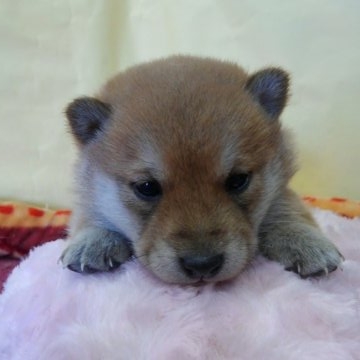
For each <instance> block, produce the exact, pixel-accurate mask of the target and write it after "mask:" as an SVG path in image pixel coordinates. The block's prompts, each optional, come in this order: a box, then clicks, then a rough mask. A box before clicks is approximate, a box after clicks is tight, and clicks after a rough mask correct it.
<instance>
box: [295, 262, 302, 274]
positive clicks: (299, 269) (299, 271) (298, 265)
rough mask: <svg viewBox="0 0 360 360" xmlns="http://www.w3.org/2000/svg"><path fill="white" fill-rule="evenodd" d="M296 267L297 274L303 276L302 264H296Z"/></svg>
mask: <svg viewBox="0 0 360 360" xmlns="http://www.w3.org/2000/svg"><path fill="white" fill-rule="evenodd" d="M296 266H297V273H298V274H301V266H300V263H299V262H298V263H297V264H296Z"/></svg>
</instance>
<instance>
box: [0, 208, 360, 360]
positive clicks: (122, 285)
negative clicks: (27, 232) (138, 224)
mask: <svg viewBox="0 0 360 360" xmlns="http://www.w3.org/2000/svg"><path fill="white" fill-rule="evenodd" d="M315 216H316V218H317V220H318V221H319V223H320V225H321V227H322V228H323V230H324V232H325V233H326V234H327V236H328V237H329V238H331V239H332V240H333V241H334V242H335V243H336V244H337V245H338V246H339V248H340V250H341V252H342V253H343V255H344V256H345V257H346V261H345V262H344V263H343V266H342V269H339V270H337V271H336V272H335V273H332V274H330V275H329V276H328V277H326V278H323V279H321V280H301V279H299V278H298V277H297V276H296V275H295V274H293V273H290V272H286V271H284V270H283V268H282V267H281V266H280V265H278V264H276V263H273V262H270V261H268V260H265V259H263V258H261V257H259V258H258V259H256V260H255V261H254V263H253V264H252V266H250V267H249V268H248V270H247V271H245V272H244V273H243V274H241V275H240V276H239V277H238V278H237V279H236V280H234V281H232V282H229V283H227V284H226V285H224V284H223V285H207V286H205V287H202V288H194V287H185V288H184V287H179V286H171V285H167V284H164V283H161V282H160V281H158V280H157V279H155V278H154V277H152V276H151V275H150V274H149V273H148V272H147V271H146V270H145V269H143V268H142V267H141V266H140V265H139V264H138V263H137V262H135V261H134V262H129V263H128V264H126V265H125V266H123V267H122V269H120V270H118V271H117V272H114V273H111V274H95V275H88V276H83V275H80V274H77V273H73V272H71V271H68V270H66V269H63V268H62V266H61V265H60V264H58V262H57V260H58V258H59V256H60V254H61V252H62V249H63V248H64V246H65V242H64V241H63V240H58V241H55V242H52V243H47V244H45V245H43V246H40V247H38V248H36V249H35V250H34V251H32V252H31V254H30V256H29V257H28V258H27V259H25V260H24V261H23V262H22V263H21V264H20V265H19V266H18V267H17V268H16V269H15V270H14V272H13V273H12V275H11V276H10V277H9V279H8V281H7V283H6V286H5V291H4V292H3V294H2V295H1V296H0V359H4V360H5V359H6V360H10V359H21V360H24V359H26V360H32V359H34V360H35V359H36V360H41V359H46V360H48V359H51V360H58V359H64V360H65V359H66V360H72V359H74V360H75V359H76V360H79V359H82V360H83V359H94V360H95V359H96V360H97V359H99V360H100V359H105V360H112V359H126V360H129V359H156V360H160V359H166V360H172V359H181V360H184V359H251V360H253V359H276V360H281V359H286V360H291V359H301V360H305V359H311V360H313V359H316V360H321V359H326V360H330V359H331V360H334V359H339V360H347V359H360V239H359V237H360V236H359V234H360V219H355V220H348V219H345V218H341V217H339V216H337V215H335V214H333V213H330V212H328V211H320V210H316V211H315Z"/></svg>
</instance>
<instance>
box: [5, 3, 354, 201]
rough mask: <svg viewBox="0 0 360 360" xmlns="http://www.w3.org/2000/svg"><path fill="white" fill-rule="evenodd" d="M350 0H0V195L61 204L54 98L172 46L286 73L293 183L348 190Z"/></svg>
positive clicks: (310, 190)
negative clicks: (295, 169)
mask: <svg viewBox="0 0 360 360" xmlns="http://www.w3.org/2000/svg"><path fill="white" fill-rule="evenodd" d="M359 44H360V1H358V0H344V1H340V0H316V1H315V0H292V1H286V0H253V1H251V0H248V1H237V0H225V1H219V0H217V1H216V0H197V1H194V0H181V1H179V0H128V1H121V0H120V1H115V0H73V1H71V0H68V1H65V0H35V1H25V0H22V1H21V0H0V101H1V106H0V124H1V128H0V199H1V198H2V199H9V198H11V199H14V198H16V199H21V200H27V201H32V202H37V203H40V204H49V205H52V206H54V205H55V206H69V205H70V204H71V195H70V193H71V175H70V174H71V164H72V163H73V159H74V156H75V148H74V146H73V144H72V141H71V139H70V136H68V134H67V130H66V127H65V122H64V118H63V115H62V111H63V108H64V106H65V104H66V103H67V102H69V101H70V100H71V99H72V98H73V97H75V96H78V95H83V94H91V93H92V92H94V91H96V89H97V87H98V86H99V85H101V84H102V82H103V81H104V80H105V79H106V78H107V77H108V76H110V75H111V74H113V73H115V72H116V71H118V70H121V69H124V68H125V67H127V66H129V65H131V64H133V63H136V62H139V61H144V60H149V59H153V58H156V57H159V56H166V55H168V54H173V53H186V54H197V55H206V56H213V57H218V58H222V59H229V60H233V61H236V62H238V63H240V64H242V65H243V66H244V67H245V68H246V69H248V70H249V71H252V70H255V69H257V68H259V67H264V66H266V65H271V64H276V65H281V66H283V67H284V68H286V69H288V70H289V71H290V72H291V73H292V75H293V87H292V94H293V96H292V99H291V102H290V105H289V107H288V109H287V110H286V111H285V113H284V115H283V121H284V123H285V124H286V126H287V127H290V128H292V129H293V130H294V132H295V133H296V135H297V142H298V148H299V154H300V162H301V165H302V170H301V171H300V172H299V174H298V175H297V176H296V178H295V180H294V187H295V188H296V189H297V190H298V191H299V192H300V193H303V194H313V195H320V196H347V197H350V198H354V199H360V191H359V180H358V179H359V176H360V144H359V137H360V120H359V119H358V117H359V114H360V98H359V95H360V45H359Z"/></svg>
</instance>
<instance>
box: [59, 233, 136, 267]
mask: <svg viewBox="0 0 360 360" xmlns="http://www.w3.org/2000/svg"><path fill="white" fill-rule="evenodd" d="M130 256H131V247H130V245H129V243H128V242H127V241H126V239H125V237H124V236H123V235H121V234H119V233H117V232H114V231H109V230H106V229H102V228H98V227H88V228H85V229H83V230H80V231H79V232H78V233H77V234H76V235H75V236H74V237H73V239H72V240H71V243H70V244H69V246H68V247H67V248H66V249H65V251H64V252H63V254H62V255H61V258H60V259H61V261H62V263H63V264H64V266H66V267H67V268H69V269H70V270H73V271H76V272H80V273H93V272H98V271H111V270H113V269H115V268H117V267H119V266H120V265H121V264H122V263H124V262H125V261H126V260H128V259H129V257H130Z"/></svg>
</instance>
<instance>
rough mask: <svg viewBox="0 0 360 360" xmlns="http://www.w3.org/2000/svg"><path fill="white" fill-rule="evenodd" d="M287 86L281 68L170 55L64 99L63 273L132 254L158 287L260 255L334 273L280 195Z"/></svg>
mask: <svg viewBox="0 0 360 360" xmlns="http://www.w3.org/2000/svg"><path fill="white" fill-rule="evenodd" d="M288 86H289V76H288V74H287V73H286V72H285V71H283V70H281V69H279V68H267V69H264V70H261V71H259V72H256V73H254V74H251V75H248V74H247V73H246V72H245V71H244V70H243V69H242V68H240V67H239V66H237V65H235V64H232V63H228V62H221V61H216V60H211V59H203V58H196V57H186V56H174V57H170V58H167V59H162V60H158V61H154V62H150V63H146V64H143V65H139V66H136V67H133V68H130V69H128V70H127V71H125V72H123V73H121V74H119V75H117V76H115V77H114V78H113V79H111V80H110V81H109V82H108V83H107V84H106V85H105V87H104V88H103V89H102V90H101V91H100V92H99V94H98V95H97V96H96V97H94V98H93V97H83V98H79V99H76V100H74V101H73V102H72V103H71V104H70V105H69V106H68V108H67V110H66V115H67V118H68V121H69V124H70V128H71V131H72V133H73V135H74V137H75V140H76V141H77V143H78V145H79V161H78V163H77V166H76V186H77V188H76V192H77V195H78V202H77V204H76V206H75V208H74V215H73V218H72V223H71V225H70V230H69V232H70V238H71V240H70V242H69V245H68V247H67V249H66V250H65V251H64V253H63V254H62V257H61V259H62V262H63V264H64V266H66V267H68V268H69V269H71V270H74V271H77V272H81V273H91V272H95V271H110V270H112V269H114V268H116V267H118V266H119V265H121V264H122V263H124V262H125V261H127V260H128V259H129V258H130V257H131V256H135V257H136V258H137V259H138V260H139V261H140V262H141V263H143V264H144V265H145V266H146V267H147V268H148V269H149V270H150V271H151V272H152V273H153V274H155V275H156V276H157V277H158V278H160V279H162V280H164V281H165V282H169V283H176V284H198V283H204V282H218V281H223V280H227V279H230V278H233V277H235V276H236V275H238V274H239V273H240V272H241V271H242V270H243V269H244V268H245V267H246V265H247V264H248V263H249V262H250V261H251V259H253V257H254V255H255V254H256V253H257V252H258V251H259V252H260V253H262V254H263V255H264V256H266V257H267V258H269V259H271V260H275V261H278V262H279V263H281V264H283V265H284V267H285V268H286V269H287V270H292V271H294V272H296V273H298V274H299V275H300V276H301V277H304V278H305V277H309V276H318V275H322V274H327V273H329V272H331V271H333V270H335V269H336V268H337V267H338V266H339V264H340V262H341V260H342V256H341V254H340V253H339V251H338V250H337V249H336V248H335V246H334V245H333V244H332V243H331V242H329V241H328V240H327V239H326V238H325V237H324V236H323V235H322V233H321V232H320V231H319V229H318V227H317V225H316V224H315V222H314V220H313V219H312V217H311V215H310V213H309V212H308V210H307V209H306V208H305V207H304V205H303V204H302V201H301V200H300V199H299V198H298V197H297V196H296V195H295V194H294V193H293V192H292V191H291V190H290V189H289V188H288V183H289V180H290V178H291V177H292V176H293V174H294V172H295V166H294V155H293V149H292V145H291V142H290V140H289V135H288V134H287V133H286V131H284V130H283V129H282V127H281V124H280V122H279V116H280V114H281V112H282V110H283V109H284V106H285V104H286V101H287V98H288Z"/></svg>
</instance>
